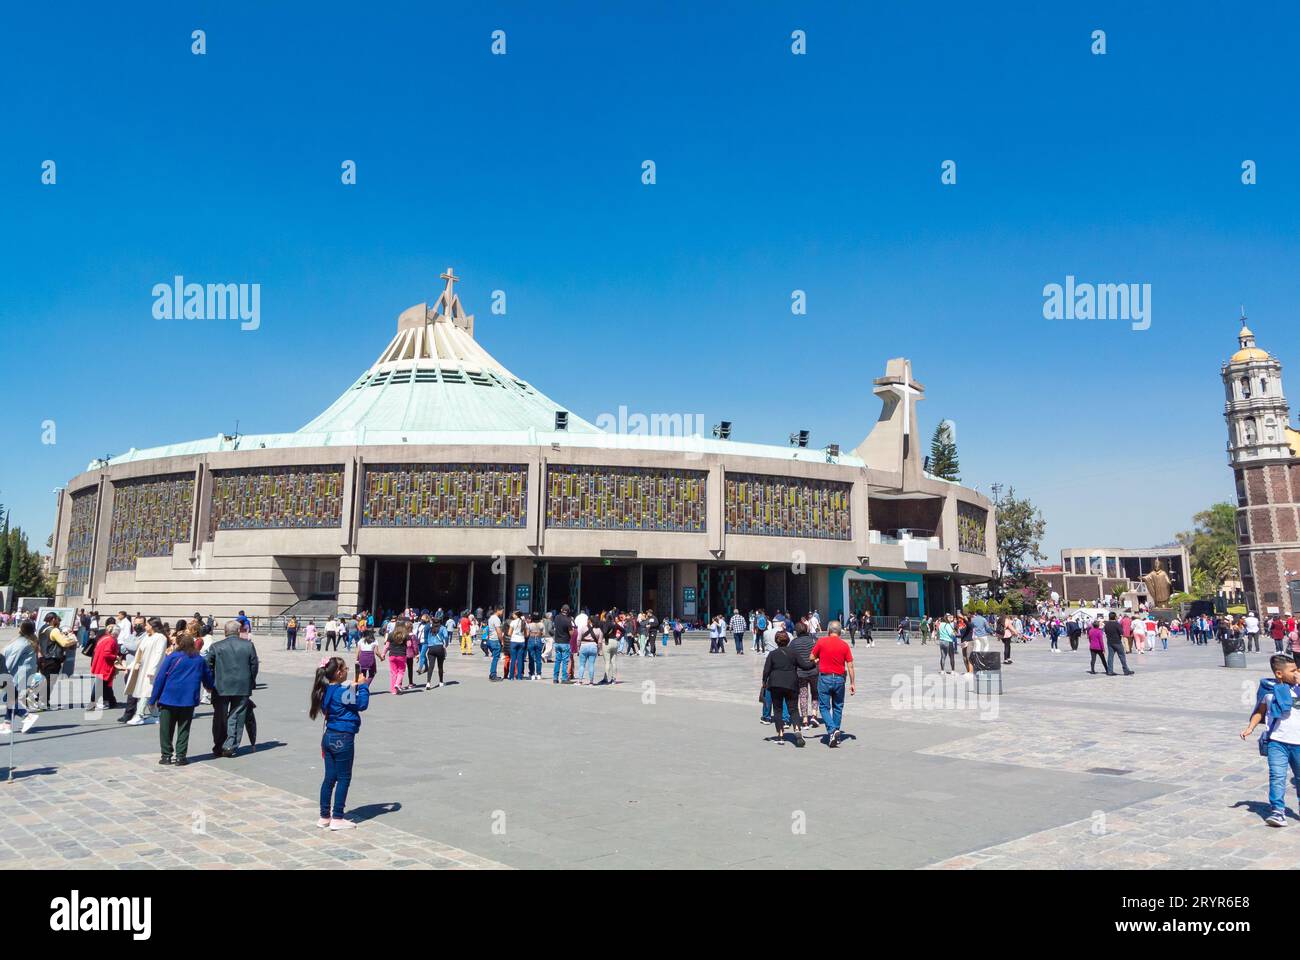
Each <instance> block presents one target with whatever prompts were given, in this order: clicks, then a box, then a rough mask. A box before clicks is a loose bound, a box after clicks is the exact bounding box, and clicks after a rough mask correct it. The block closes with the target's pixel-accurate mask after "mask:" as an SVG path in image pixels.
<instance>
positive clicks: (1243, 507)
mask: <svg viewBox="0 0 1300 960" xmlns="http://www.w3.org/2000/svg"><path fill="white" fill-rule="evenodd" d="M1222 376H1223V389H1224V392H1225V394H1226V395H1227V401H1226V403H1225V406H1224V411H1223V416H1224V419H1225V420H1227V422H1228V463H1229V464H1230V465H1231V466H1232V472H1233V476H1234V477H1235V479H1236V486H1237V561H1238V570H1239V571H1240V574H1241V583H1242V587H1243V588H1244V589H1245V593H1246V605H1247V606H1248V607H1249V608H1250V610H1251V611H1252V612H1253V613H1255V614H1256V615H1257V616H1260V617H1264V616H1267V615H1269V614H1272V613H1290V612H1292V611H1294V612H1296V613H1300V433H1297V432H1296V431H1295V430H1292V429H1291V423H1290V415H1291V414H1290V409H1289V408H1288V406H1287V402H1286V395H1285V393H1283V391H1282V364H1281V363H1280V362H1279V361H1278V360H1277V359H1276V358H1275V357H1274V356H1273V355H1272V354H1270V353H1269V352H1268V351H1266V350H1261V349H1260V348H1259V347H1258V346H1256V345H1255V335H1254V334H1253V333H1251V331H1250V327H1249V326H1247V325H1246V314H1245V310H1243V311H1242V316H1241V331H1240V332H1239V333H1238V334H1237V352H1236V353H1234V354H1233V355H1232V357H1231V358H1230V359H1229V360H1228V362H1227V363H1225V364H1224V365H1223V369H1222Z"/></svg>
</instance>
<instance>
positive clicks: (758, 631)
mask: <svg viewBox="0 0 1300 960" xmlns="http://www.w3.org/2000/svg"><path fill="white" fill-rule="evenodd" d="M768 623H769V621H768V619H767V611H766V610H764V609H763V608H762V607H759V608H758V609H757V610H755V611H754V652H755V653H762V652H763V649H764V644H763V635H764V634H765V633H767V627H768ZM736 652H737V653H740V650H739V648H737V650H736Z"/></svg>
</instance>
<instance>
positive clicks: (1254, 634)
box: [1245, 610, 1259, 653]
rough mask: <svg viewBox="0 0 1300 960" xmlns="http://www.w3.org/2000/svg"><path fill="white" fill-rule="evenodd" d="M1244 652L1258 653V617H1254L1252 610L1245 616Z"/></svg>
mask: <svg viewBox="0 0 1300 960" xmlns="http://www.w3.org/2000/svg"><path fill="white" fill-rule="evenodd" d="M1245 627H1246V650H1247V651H1248V652H1249V651H1251V650H1254V651H1255V652H1256V653H1258V652H1259V617H1257V616H1255V611H1254V610H1252V611H1250V612H1249V613H1247V614H1246V621H1245Z"/></svg>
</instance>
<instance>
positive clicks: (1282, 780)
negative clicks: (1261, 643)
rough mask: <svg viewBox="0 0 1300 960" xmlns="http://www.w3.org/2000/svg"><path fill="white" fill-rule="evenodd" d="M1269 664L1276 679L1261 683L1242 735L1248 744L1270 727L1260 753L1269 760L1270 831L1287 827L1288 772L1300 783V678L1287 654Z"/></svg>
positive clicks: (1272, 678)
mask: <svg viewBox="0 0 1300 960" xmlns="http://www.w3.org/2000/svg"><path fill="white" fill-rule="evenodd" d="M1268 664H1269V666H1270V667H1272V668H1273V676H1271V677H1265V678H1264V679H1263V680H1261V681H1260V682H1259V690H1258V691H1257V692H1256V694H1255V712H1254V713H1252V714H1251V716H1250V723H1248V724H1247V725H1246V729H1245V730H1243V731H1241V739H1243V740H1245V739H1246V738H1247V737H1248V736H1250V735H1251V733H1252V732H1253V731H1254V729H1255V727H1257V726H1258V725H1259V724H1260V723H1261V722H1262V721H1263V720H1264V719H1265V718H1266V717H1267V719H1268V726H1267V727H1265V729H1264V732H1263V733H1262V734H1260V737H1259V752H1260V754H1261V755H1263V756H1265V757H1267V758H1268V805H1269V807H1270V812H1269V815H1268V818H1267V819H1266V820H1265V821H1264V822H1265V823H1267V824H1268V825H1269V826H1270V827H1285V826H1286V775H1287V768H1288V767H1290V770H1291V772H1292V773H1293V774H1294V775H1295V776H1296V778H1297V779H1298V780H1300V709H1297V708H1298V707H1300V689H1297V687H1296V684H1297V682H1300V674H1298V673H1297V671H1296V664H1295V661H1294V660H1292V659H1291V658H1290V657H1288V656H1286V655H1285V654H1281V653H1279V654H1275V655H1274V656H1272V657H1270V658H1269V661H1268Z"/></svg>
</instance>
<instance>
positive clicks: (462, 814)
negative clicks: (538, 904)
mask: <svg viewBox="0 0 1300 960" xmlns="http://www.w3.org/2000/svg"><path fill="white" fill-rule="evenodd" d="M12 635H13V631H11V630H10V631H3V632H0V642H4V641H7V639H8V638H10V637H11V636H12ZM256 639H257V640H258V647H259V651H260V654H261V657H262V674H261V677H260V680H261V681H262V683H263V684H264V685H265V686H264V689H259V690H258V691H257V692H256V694H255V695H254V700H255V701H256V703H257V714H258V724H259V733H260V737H261V741H262V742H260V743H259V746H258V748H257V750H256V752H249V750H248V748H247V746H245V747H244V749H243V751H241V754H240V756H239V757H237V758H235V759H219V758H213V757H212V756H211V754H210V753H209V751H208V747H209V745H210V737H209V733H208V731H209V730H210V725H209V723H208V712H207V708H200V713H199V715H198V716H197V717H196V719H195V724H194V735H193V737H192V738H191V744H192V749H191V764H190V765H189V766H188V767H184V768H163V767H159V766H158V765H157V763H156V760H157V756H158V741H157V736H158V732H157V727H156V726H152V725H151V726H145V727H132V728H126V727H123V726H122V725H120V724H118V723H116V722H113V720H112V719H111V717H112V716H113V715H112V714H111V713H110V714H108V715H107V716H108V717H109V718H110V719H105V720H102V721H99V722H91V721H87V720H86V719H85V718H84V717H83V715H82V713H81V712H80V711H73V710H67V711H50V712H47V713H46V714H44V715H43V716H42V718H41V722H40V724H39V725H38V726H37V728H36V729H35V730H34V731H33V732H32V733H30V734H28V735H26V736H19V737H18V738H17V748H16V769H17V772H16V774H15V779H14V780H13V781H12V782H11V783H8V784H0V797H3V798H4V803H3V807H4V809H5V810H6V811H7V813H6V816H5V817H4V818H3V819H2V820H0V867H26V868H31V867H38V868H50V867H58V866H75V867H85V866H90V867H106V868H136V869H140V868H144V869H148V868H164V867H166V868H178V867H190V866H192V867H200V868H209V867H220V868H229V867H269V866H286V867H324V866H330V867H338V866H353V865H355V866H361V867H376V866H379V867H485V868H491V867H514V868H530V867H532V868H537V867H577V868H585V867H685V868H690V867H722V866H727V867H741V868H765V867H779V866H788V865H799V866H805V867H885V868H924V867H937V868H971V867H998V868H1018V867H1048V868H1089V867H1119V868H1145V867H1172V868H1199V867H1252V866H1253V867H1259V866H1264V867H1286V866H1289V865H1290V864H1291V863H1292V862H1294V861H1295V859H1296V857H1297V856H1300V819H1297V818H1296V817H1295V815H1294V810H1295V795H1294V791H1293V792H1292V793H1291V795H1290V797H1289V799H1288V803H1289V806H1290V809H1291V811H1293V812H1292V814H1291V819H1292V821H1293V825H1292V827H1291V829H1285V830H1269V829H1268V828H1266V827H1265V826H1264V825H1263V823H1262V819H1261V818H1262V815H1263V814H1264V813H1265V812H1266V806H1267V804H1266V803H1265V800H1266V785H1267V783H1266V779H1267V778H1266V771H1265V764H1264V760H1263V759H1262V758H1261V757H1259V755H1258V753H1257V751H1256V749H1255V744H1254V742H1253V740H1252V741H1251V742H1248V743H1243V742H1242V741H1241V740H1240V739H1239V737H1238V733H1239V731H1240V730H1241V728H1242V726H1243V725H1244V723H1245V721H1246V718H1247V715H1248V713H1249V710H1250V705H1251V703H1252V702H1253V691H1254V686H1255V682H1256V681H1257V679H1258V678H1259V677H1260V676H1262V675H1263V674H1264V673H1265V672H1266V670H1267V658H1268V653H1267V652H1264V653H1261V654H1251V655H1250V668H1249V669H1247V670H1244V671H1243V670H1228V669H1224V668H1223V667H1222V655H1221V653H1220V651H1219V648H1218V646H1217V645H1211V646H1206V647H1192V646H1190V645H1188V644H1187V643H1186V641H1184V640H1182V639H1176V640H1173V641H1171V643H1170V648H1169V650H1168V651H1167V652H1157V653H1153V654H1149V655H1147V656H1141V657H1139V656H1133V657H1132V658H1131V663H1132V665H1133V667H1134V668H1135V669H1136V670H1137V675H1136V676H1133V677H1128V678H1125V677H1114V678H1111V677H1106V676H1100V675H1099V676H1090V675H1089V674H1088V673H1087V656H1088V655H1087V652H1086V651H1084V650H1080V651H1078V652H1075V653H1071V652H1069V650H1068V645H1067V647H1066V649H1065V650H1063V651H1062V652H1061V653H1058V654H1053V653H1051V652H1050V650H1049V649H1048V645H1047V644H1046V643H1044V642H1042V641H1034V642H1032V643H1029V644H1025V645H1023V646H1021V645H1018V646H1017V647H1016V648H1015V650H1014V661H1015V662H1014V663H1013V664H1012V665H1010V666H1008V667H1006V668H1005V694H1004V695H1003V696H1002V697H1001V698H999V699H997V700H996V701H995V706H991V704H992V703H994V701H990V700H989V699H987V698H977V697H975V696H974V695H973V694H971V693H970V692H969V690H968V686H967V684H966V683H965V682H964V681H957V682H955V683H952V684H950V685H949V686H948V687H947V688H939V689H936V688H935V687H934V686H932V684H933V683H934V681H932V680H929V679H928V678H929V677H930V676H931V675H932V674H934V673H935V671H936V669H937V666H938V650H937V648H936V647H934V646H933V645H929V646H921V645H920V644H919V642H917V641H915V640H914V641H913V643H912V645H911V646H910V647H901V646H897V645H896V644H895V643H894V640H893V639H892V638H890V637H883V638H881V639H880V640H878V641H877V644H876V646H875V647H873V648H866V647H865V646H864V645H863V644H862V642H861V641H859V642H858V644H857V647H856V656H857V657H858V661H857V662H858V681H859V686H858V693H857V695H856V696H855V697H852V698H850V699H849V701H848V704H847V708H846V718H845V724H844V726H845V731H846V733H847V734H848V737H849V738H848V739H847V740H846V741H845V743H844V744H843V745H842V746H841V748H840V749H839V750H830V749H827V748H826V747H825V746H824V745H822V743H821V742H820V741H818V740H816V739H810V740H809V743H808V747H807V748H806V749H803V750H799V749H796V748H795V747H794V745H793V744H786V745H784V746H776V745H775V744H772V743H769V742H765V740H764V738H765V737H767V736H770V735H771V733H772V728H771V727H768V726H763V725H761V724H760V723H759V722H758V717H759V711H760V705H759V703H758V699H757V694H758V677H759V673H760V669H761V658H760V657H759V656H757V655H755V654H753V653H752V652H746V653H745V655H744V656H737V655H736V654H735V653H734V652H732V653H728V654H726V655H724V656H717V655H710V654H709V653H708V652H707V650H708V641H707V639H690V640H687V641H686V643H685V644H684V645H683V646H682V647H680V648H673V649H672V650H671V651H670V653H669V654H668V655H667V656H665V657H660V658H658V659H654V660H651V659H646V658H635V657H626V658H620V660H619V668H620V673H621V679H622V681H623V682H622V683H620V684H619V685H617V686H614V687H598V688H594V689H589V688H579V687H573V686H570V687H558V688H557V687H555V686H553V685H552V684H551V683H550V682H545V683H542V682H520V683H497V684H492V683H489V682H488V681H487V679H486V673H487V666H486V661H485V659H484V658H483V657H482V656H481V655H477V654H476V655H475V656H474V657H473V658H470V657H462V656H460V655H459V654H458V653H456V652H455V651H453V652H451V653H450V655H449V656H448V658H447V675H448V680H449V681H451V682H450V683H449V684H448V685H447V686H445V687H443V688H442V689H438V690H433V691H430V692H427V693H426V692H418V693H413V694H409V695H405V696H402V697H394V696H391V695H390V694H388V692H387V689H388V686H387V665H386V664H383V665H381V667H380V675H379V678H378V679H377V681H376V683H375V685H374V690H375V692H376V696H375V697H374V698H373V699H372V701H371V706H370V709H369V710H368V711H367V713H366V714H365V715H364V722H363V726H362V732H361V734H360V736H359V737H358V745H357V762H356V769H355V774H354V782H353V787H352V792H351V794H350V796H349V808H350V810H351V811H353V812H355V814H356V816H357V818H358V819H360V820H361V821H362V823H361V827H360V829H358V830H357V831H355V832H352V833H347V834H337V833H335V834H330V833H328V832H320V831H318V830H316V828H315V826H314V820H315V816H316V795H317V790H318V787H319V782H320V777H321V759H320V752H319V741H320V723H319V721H317V722H315V723H313V722H311V721H309V720H308V719H307V716H306V711H307V698H308V691H309V687H310V679H309V678H310V676H311V675H312V672H313V669H314V667H315V665H316V662H317V661H318V659H319V656H320V655H319V654H314V653H308V652H305V651H298V652H293V653H289V652H286V651H283V650H280V649H279V647H280V646H282V643H281V642H280V640H279V638H273V637H269V636H267V637H258V638H256ZM79 664H84V660H82V659H81V658H79ZM549 666H550V665H547V669H548V670H549ZM918 668H919V669H920V671H921V673H920V674H918V673H917V672H916V671H917V669H918ZM918 678H919V682H918ZM6 753H7V747H6V748H5V750H3V751H0V759H3V757H4V756H5V754H6ZM14 811H17V812H16V813H15V812H14Z"/></svg>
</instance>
